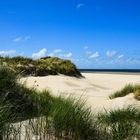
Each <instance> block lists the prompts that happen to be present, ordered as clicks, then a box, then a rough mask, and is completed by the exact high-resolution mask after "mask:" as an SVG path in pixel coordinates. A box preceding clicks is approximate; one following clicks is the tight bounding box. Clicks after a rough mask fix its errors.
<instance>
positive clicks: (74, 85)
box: [21, 73, 140, 111]
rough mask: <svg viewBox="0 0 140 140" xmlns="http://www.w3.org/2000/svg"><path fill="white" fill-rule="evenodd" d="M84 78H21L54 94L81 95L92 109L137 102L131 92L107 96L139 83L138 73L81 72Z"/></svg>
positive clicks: (119, 106) (112, 107) (110, 107)
mask: <svg viewBox="0 0 140 140" xmlns="http://www.w3.org/2000/svg"><path fill="white" fill-rule="evenodd" d="M82 74H83V75H84V76H85V79H77V78H74V77H68V76H64V75H59V76H45V77H28V78H22V79H21V81H22V82H23V81H26V82H27V86H29V87H32V86H34V87H36V88H37V89H39V90H44V89H48V90H50V91H51V92H52V94H54V95H55V96H58V95H64V96H69V95H72V96H74V97H78V98H79V97H82V98H83V99H86V100H87V103H86V104H87V105H88V106H91V107H92V109H94V111H95V110H97V111H99V110H102V109H104V108H105V109H107V110H108V109H114V108H122V107H125V106H128V105H133V104H137V105H140V102H139V101H136V100H135V99H134V98H133V94H130V95H128V96H126V97H121V98H117V99H114V100H109V99H108V96H109V95H110V94H111V93H113V92H115V91H117V90H119V89H121V88H122V87H124V86H125V85H126V84H129V83H132V84H140V75H133V74H130V75H129V74H127V75H126V74H106V73H105V74H103V73H82Z"/></svg>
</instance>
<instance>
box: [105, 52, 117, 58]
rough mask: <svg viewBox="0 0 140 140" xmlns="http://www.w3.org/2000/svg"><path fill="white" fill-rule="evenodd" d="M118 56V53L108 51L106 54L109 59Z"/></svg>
mask: <svg viewBox="0 0 140 140" xmlns="http://www.w3.org/2000/svg"><path fill="white" fill-rule="evenodd" d="M116 54H117V52H116V51H107V52H106V56H107V57H113V56H115V55H116Z"/></svg>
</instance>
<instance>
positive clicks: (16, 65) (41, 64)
mask: <svg viewBox="0 0 140 140" xmlns="http://www.w3.org/2000/svg"><path fill="white" fill-rule="evenodd" d="M0 63H1V64H3V63H4V64H6V65H8V66H10V67H12V68H13V69H14V70H15V71H17V73H20V74H22V76H29V75H32V76H46V75H57V74H64V75H68V76H74V77H78V78H80V77H82V75H81V73H80V72H79V71H78V69H77V67H76V65H75V64H73V63H72V62H71V61H70V60H63V59H60V58H58V57H44V58H41V59H37V60H33V59H31V58H25V57H21V56H17V57H12V58H10V57H0Z"/></svg>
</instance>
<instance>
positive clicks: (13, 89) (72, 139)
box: [0, 66, 140, 140]
mask: <svg viewBox="0 0 140 140" xmlns="http://www.w3.org/2000/svg"><path fill="white" fill-rule="evenodd" d="M18 77H19V75H17V74H16V72H15V71H14V70H13V69H10V68H7V67H5V66H1V67H0V140H22V139H28V140H33V139H35V140H38V139H41V140H46V139H48V140H53V139H55V140H66V139H67V140H127V139H130V140H131V139H134V138H136V139H140V119H139V118H140V110H139V109H136V108H134V107H128V108H125V109H122V110H120V109H118V110H114V111H106V113H100V114H98V115H97V116H95V115H93V113H91V110H90V108H87V107H86V106H85V101H81V99H79V100H78V99H74V98H72V97H68V98H64V97H61V96H59V97H53V96H52V95H51V94H50V92H48V91H42V92H41V91H37V90H36V89H34V88H27V87H26V86H25V85H21V84H19V82H18ZM126 89H127V88H126ZM133 89H134V90H135V91H138V89H139V86H134V87H133ZM130 90H131V87H130ZM130 90H128V91H129V92H130ZM124 91H127V90H124Z"/></svg>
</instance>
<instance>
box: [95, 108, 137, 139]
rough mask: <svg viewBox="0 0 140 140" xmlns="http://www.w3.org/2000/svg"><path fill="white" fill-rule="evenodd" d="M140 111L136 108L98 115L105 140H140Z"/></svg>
mask: <svg viewBox="0 0 140 140" xmlns="http://www.w3.org/2000/svg"><path fill="white" fill-rule="evenodd" d="M139 118H140V110H138V109H135V108H134V107H128V108H125V109H122V110H120V109H118V110H114V111H110V112H106V113H104V114H99V115H98V119H97V122H98V125H99V126H100V127H99V128H100V131H102V132H104V134H105V135H104V140H106V139H109V140H133V139H140V119H139Z"/></svg>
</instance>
